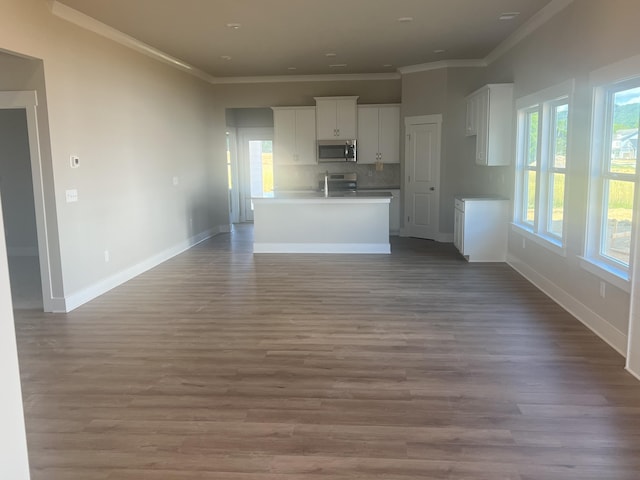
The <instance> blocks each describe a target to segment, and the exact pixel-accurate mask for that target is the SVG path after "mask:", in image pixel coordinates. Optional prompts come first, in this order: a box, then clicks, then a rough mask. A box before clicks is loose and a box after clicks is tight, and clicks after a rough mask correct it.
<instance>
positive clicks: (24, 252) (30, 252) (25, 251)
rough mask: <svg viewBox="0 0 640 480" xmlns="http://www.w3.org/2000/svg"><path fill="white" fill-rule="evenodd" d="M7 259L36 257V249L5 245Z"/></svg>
mask: <svg viewBox="0 0 640 480" xmlns="http://www.w3.org/2000/svg"><path fill="white" fill-rule="evenodd" d="M7 256H9V257H37V256H38V247H10V246H8V245H7Z"/></svg>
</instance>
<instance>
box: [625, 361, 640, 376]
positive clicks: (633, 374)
mask: <svg viewBox="0 0 640 480" xmlns="http://www.w3.org/2000/svg"><path fill="white" fill-rule="evenodd" d="M624 369H625V370H626V371H627V372H629V373H630V374H631V376H633V377H634V378H636V379H637V380H640V372H634V371H633V370H631V367H629V362H627V364H626V365H625V367H624Z"/></svg>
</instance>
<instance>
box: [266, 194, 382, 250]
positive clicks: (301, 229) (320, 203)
mask: <svg viewBox="0 0 640 480" xmlns="http://www.w3.org/2000/svg"><path fill="white" fill-rule="evenodd" d="M390 202H391V193H389V192H371V193H366V194H358V193H354V192H349V193H335V194H332V195H330V196H328V197H325V196H324V194H323V193H315V192H314V193H298V194H277V195H276V196H275V197H270V198H262V197H259V198H253V208H254V211H253V215H254V232H253V233H254V241H253V253H376V254H385V253H387V254H388V253H391V245H390V244H389V204H390Z"/></svg>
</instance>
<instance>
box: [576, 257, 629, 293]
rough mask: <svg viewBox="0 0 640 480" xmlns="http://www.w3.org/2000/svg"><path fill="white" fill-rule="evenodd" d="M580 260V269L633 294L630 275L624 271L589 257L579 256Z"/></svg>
mask: <svg viewBox="0 0 640 480" xmlns="http://www.w3.org/2000/svg"><path fill="white" fill-rule="evenodd" d="M578 259H579V260H580V267H581V268H582V269H583V270H586V271H587V272H590V273H593V274H594V275H595V276H596V277H599V278H601V279H602V280H604V281H605V282H609V283H610V284H611V285H613V286H614V287H617V288H619V289H620V290H622V291H624V292H627V293H630V292H631V283H630V281H629V274H628V273H626V272H624V271H623V270H616V269H614V268H612V267H611V266H609V265H608V264H606V263H600V262H597V261H596V260H594V259H592V258H589V257H583V256H578Z"/></svg>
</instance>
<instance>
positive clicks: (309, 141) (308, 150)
mask: <svg viewBox="0 0 640 480" xmlns="http://www.w3.org/2000/svg"><path fill="white" fill-rule="evenodd" d="M295 112H296V137H295V140H296V153H297V155H298V163H299V164H301V165H315V164H316V163H318V160H317V155H316V109H315V108H313V107H311V108H305V109H299V110H296V111H295Z"/></svg>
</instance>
